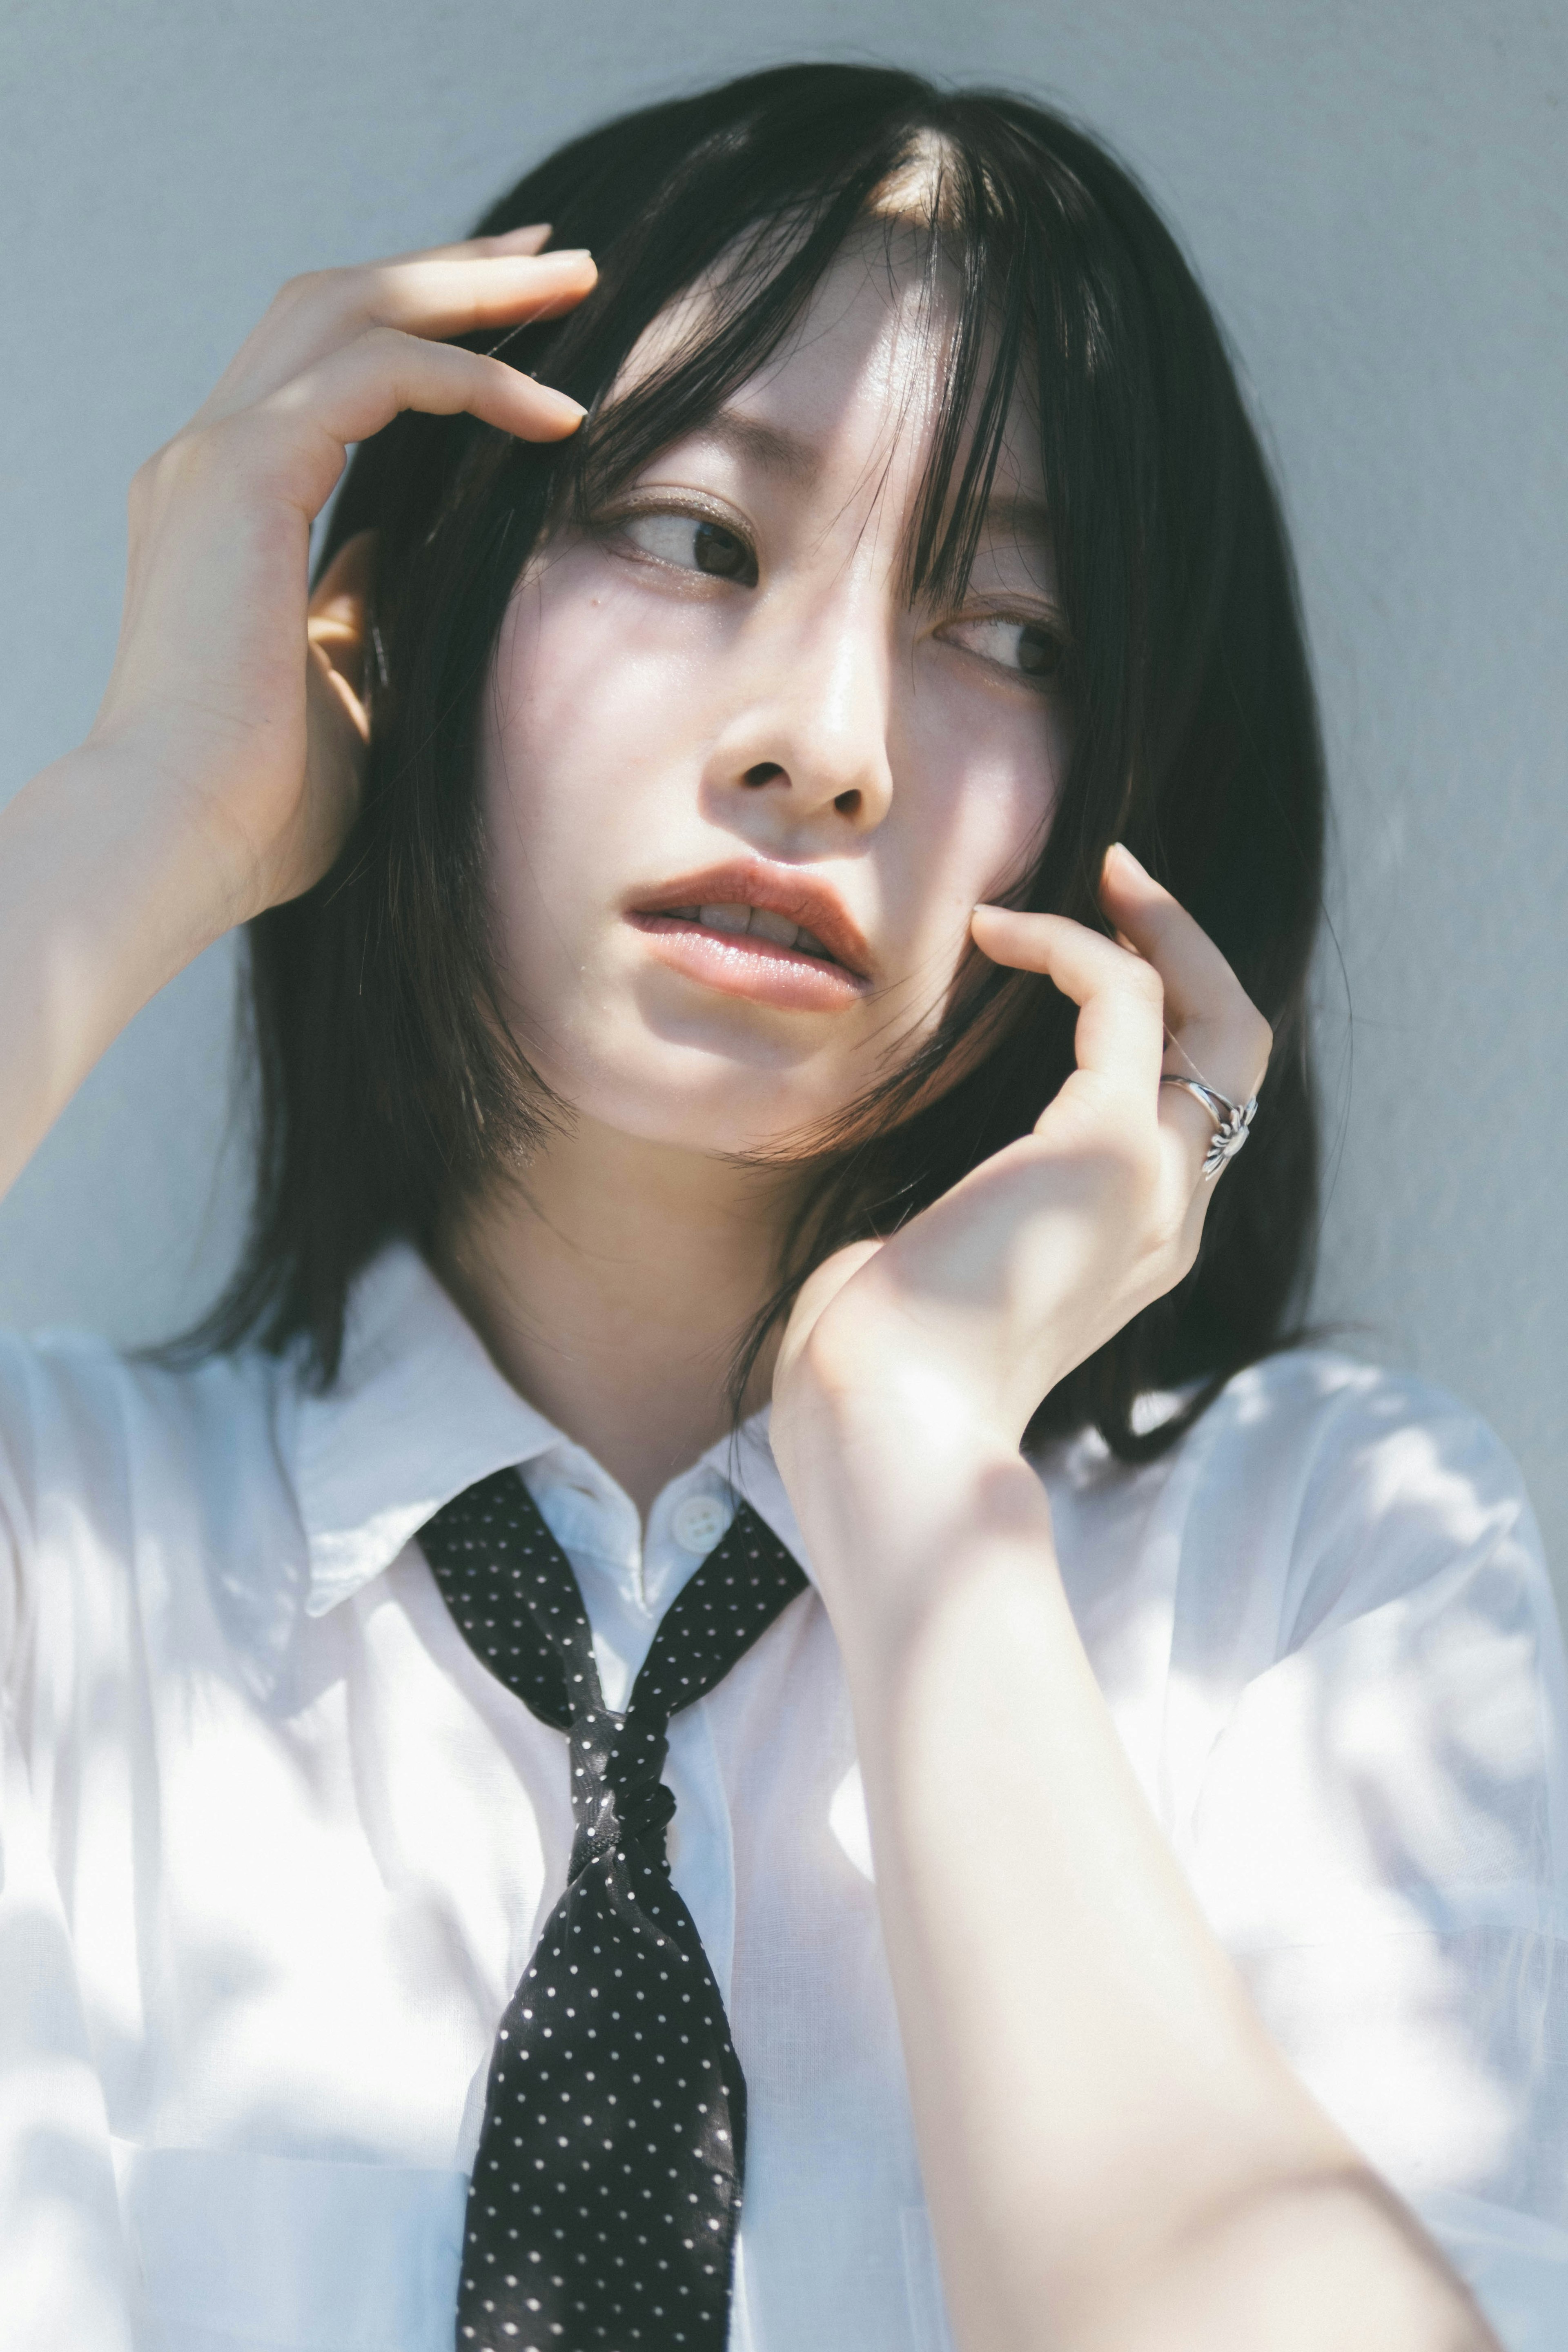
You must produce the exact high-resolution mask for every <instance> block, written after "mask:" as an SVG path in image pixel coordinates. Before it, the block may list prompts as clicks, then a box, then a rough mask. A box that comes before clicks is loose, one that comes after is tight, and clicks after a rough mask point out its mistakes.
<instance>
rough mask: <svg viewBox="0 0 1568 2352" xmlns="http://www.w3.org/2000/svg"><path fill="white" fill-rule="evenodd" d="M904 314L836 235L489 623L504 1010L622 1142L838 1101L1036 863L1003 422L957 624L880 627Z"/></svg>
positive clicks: (753, 1123)
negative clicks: (834, 253)
mask: <svg viewBox="0 0 1568 2352" xmlns="http://www.w3.org/2000/svg"><path fill="white" fill-rule="evenodd" d="M921 299H922V298H921V283H920V279H919V278H918V275H917V274H916V272H915V270H914V268H913V267H912V266H910V267H909V268H901V267H900V266H899V265H898V264H897V263H896V262H895V263H894V264H892V265H889V258H888V253H887V248H886V247H885V245H884V241H883V238H882V236H881V235H880V233H878V234H877V236H876V237H875V240H874V242H872V241H870V240H868V242H866V243H865V244H863V245H857V246H852V247H849V248H847V250H846V251H845V253H844V254H843V255H841V257H839V260H838V262H837V265H836V266H835V268H833V270H832V271H831V273H830V274H829V276H828V277H827V278H826V280H825V281H824V283H823V286H822V288H821V289H820V292H819V294H818V297H817V299H816V301H815V302H814V304H813V306H812V308H811V310H810V311H809V313H808V314H807V316H806V318H805V320H804V322H803V325H802V327H801V329H800V331H798V332H797V333H796V334H795V336H794V338H793V339H792V340H791V341H790V342H789V343H788V344H787V345H786V347H785V348H784V352H783V353H782V354H781V356H780V357H779V358H778V359H776V360H775V361H774V362H772V363H771V364H770V365H769V367H768V368H767V369H766V370H765V371H764V372H763V373H761V374H759V375H758V376H757V377H756V378H754V379H753V380H752V381H751V382H750V383H746V384H745V385H744V386H742V389H741V390H740V391H739V392H737V393H736V394H734V396H733V397H732V398H731V400H730V401H729V403H728V404H726V405H725V406H724V407H723V408H722V409H721V411H720V413H719V414H718V415H716V416H715V417H714V418H713V419H712V420H711V421H710V423H708V424H706V425H703V426H701V427H700V429H699V430H697V431H695V432H694V433H692V434H691V435H690V436H689V438H687V439H685V440H683V441H681V442H679V444H677V445H676V446H672V447H670V448H668V449H666V450H665V451H664V452H663V453H662V454H661V455H660V456H659V457H657V458H656V459H654V461H653V462H652V463H651V464H650V465H649V466H648V467H647V468H646V469H645V471H644V472H643V473H642V474H641V475H640V476H639V477H638V478H637V480H636V481H635V482H634V483H633V484H632V486H631V487H630V488H629V489H627V490H626V492H625V493H624V494H623V495H621V496H619V497H617V498H616V500H615V501H614V503H613V509H612V511H611V513H610V514H609V515H607V516H606V517H605V519H604V520H603V522H602V523H601V524H600V525H599V526H598V527H597V528H595V530H592V531H576V530H574V531H571V532H567V533H564V534H562V535H559V536H557V537H556V538H555V539H554V540H553V541H552V542H551V543H550V545H549V547H548V550H547V551H544V552H543V553H542V555H541V556H540V557H539V558H538V559H537V560H536V561H535V562H534V563H533V564H532V565H531V567H530V568H529V570H528V571H527V572H526V573H525V574H524V577H523V580H522V582H521V584H520V587H519V589H518V592H517V593H516V595H515V597H514V598H513V600H512V603H511V605H510V609H509V612H508V614H507V618H506V621H505V624H504V625H503V628H502V632H501V635H500V642H499V645H498V647H497V653H496V659H495V667H494V673H493V677H492V680H491V690H490V692H489V695H488V696H487V698H486V717H485V722H484V733H483V741H482V788H483V794H484V809H485V821H486V826H487V833H488V840H489V851H490V856H491V859H492V862H493V896H494V902H495V906H496V911H497V915H498V918H499V926H500V968H501V981H502V987H503V990H504V992H505V997H506V1001H507V1008H508V1012H509V1014H510V1017H511V1018H512V1019H513V1021H514V1023H515V1025H516V1030H517V1034H518V1036H519V1039H520V1042H521V1044H522V1045H523V1047H524V1050H525V1051H526V1052H527V1053H528V1055H529V1056H530V1058H531V1060H532V1062H533V1063H534V1065H535V1066H536V1067H537V1068H538V1069H539V1071H540V1073H541V1075H542V1076H543V1077H544V1078H545V1079H546V1080H547V1081H548V1082H549V1084H550V1085H551V1086H552V1087H554V1088H555V1090H556V1091H557V1092H558V1094H560V1095H561V1096H562V1097H563V1098H564V1099H565V1100H566V1101H567V1102H569V1103H571V1104H572V1105H573V1106H574V1108H576V1109H578V1110H579V1111H580V1112H581V1113H583V1114H584V1116H586V1117H588V1118H594V1119H595V1120H597V1121H600V1122H603V1123H605V1124H606V1125H608V1126H611V1127H614V1128H616V1129H620V1130H622V1131H623V1132H626V1133H630V1134H634V1135H637V1136H640V1137H644V1138H647V1139H649V1140H654V1141H658V1142H663V1143H667V1144H673V1145H679V1146H684V1147H688V1148H696V1149H699V1150H710V1151H711V1150H718V1151H726V1152H734V1151H754V1150H762V1149H765V1148H767V1147H768V1146H770V1145H776V1144H778V1143H781V1142H783V1141H784V1139H788V1138H790V1137H794V1136H797V1135H799V1134H800V1133H801V1132H802V1131H803V1130H808V1129H811V1128H812V1127H814V1126H815V1125H816V1124H817V1123H818V1122H820V1121H823V1120H825V1119H826V1118H830V1117H831V1116H832V1115H833V1114H835V1113H837V1112H838V1111H840V1110H842V1109H843V1108H845V1107H846V1106H847V1104H849V1103H850V1102H851V1101H852V1100H854V1099H855V1098H856V1097H858V1096H859V1095H860V1094H861V1093H863V1092H864V1091H865V1090H866V1089H867V1088H868V1087H870V1086H872V1085H874V1084H875V1083H876V1082H877V1081H878V1080H879V1079H880V1078H884V1077H886V1076H888V1075H889V1071H890V1070H891V1069H893V1068H894V1067H896V1066H897V1065H898V1064H899V1062H900V1061H901V1060H902V1059H904V1058H905V1057H906V1056H907V1055H908V1053H909V1052H910V1050H911V1049H912V1047H913V1046H914V1045H916V1044H917V1043H918V1042H920V1041H921V1039H922V1038H923V1037H924V1036H926V1035H927V1034H929V1033H930V1031H931V1029H932V1028H933V1027H934V1025H935V1024H936V1023H937V1022H938V1021H939V1020H940V1018H941V1016H942V1012H943V1010H944V1008H945V1006H946V1004H947V1003H948V1001H949V997H950V994H951V991H952V984H953V981H954V977H955V974H956V973H957V971H958V968H959V965H960V961H961V960H962V959H963V956H964V954H965V951H966V946H967V940H968V925H969V917H970V912H971V909H972V908H973V907H974V905H975V904H976V902H977V901H979V900H982V899H984V898H991V897H994V896H996V895H997V894H999V893H1000V892H1002V891H1003V890H1005V888H1007V887H1009V885H1011V884H1012V883H1013V882H1014V881H1015V880H1016V879H1017V878H1018V877H1020V876H1021V874H1022V873H1023V872H1024V871H1026V868H1027V866H1028V865H1029V864H1030V862H1031V861H1032V859H1033V857H1034V856H1036V855H1037V851H1038V847H1039V844H1040V841H1041V838H1042V836H1043V833H1044V830H1045V827H1046V825H1047V820H1048V818H1049V816H1050V813H1051V810H1052V807H1053V805H1054V802H1055V798H1056V793H1057V789H1058V778H1059V776H1060V773H1061V769H1062V763H1063V760H1064V757H1065V752H1066V712H1065V708H1064V706H1063V702H1062V698H1061V696H1060V694H1059V692H1058V687H1057V684H1056V680H1055V678H1054V676H1053V671H1054V668H1055V667H1056V663H1057V659H1058V648H1059V646H1060V642H1061V630H1060V622H1059V617H1058V609H1057V605H1056V602H1055V593H1054V582H1053V575H1052V571H1051V564H1050V556H1049V551H1048V546H1047V539H1046V530H1045V518H1044V513H1043V500H1042V484H1041V480H1040V477H1039V471H1038V460H1037V457H1036V456H1035V455H1034V454H1033V452H1032V449H1031V437H1032V436H1030V435H1029V433H1028V432H1027V430H1026V428H1024V427H1023V425H1022V420H1021V419H1020V420H1019V421H1018V423H1019V428H1020V429H1016V430H1015V432H1014V433H1013V434H1012V435H1011V436H1010V441H1009V446H1008V449H1007V452H1006V453H1005V459H1004V463H1003V466H1002V468H1001V470H1000V473H999V476H998V480H997V484H996V492H995V503H994V510H993V512H992V514H991V516H990V518H989V520H988V524H987V529H986V531H985V535H984V539H983V541H982V543H981V549H980V553H979V556H978V559H977V561H976V562H975V566H974V571H973V578H972V580H971V583H970V585H969V587H968V589H967V591H966V593H965V594H964V596H963V601H962V603H961V604H958V605H957V606H954V607H937V606H928V605H921V604H917V605H916V606H915V607H914V608H913V609H911V608H910V605H909V604H908V602H907V600H906V597H905V595H904V594H903V593H902V592H901V588H900V579H901V559H902V556H903V551H904V547H905V541H906V534H907V530H908V528H909V525H910V520H911V515H912V512H913V509H914V506H915V502H916V499H917V496H918V490H919V485H920V482H921V473H922V469H923V467H924V463H925V459H926V456H927V452H928V446H929V436H930V432H931V422H932V418H931V404H932V394H933V369H934V368H935V367H936V366H939V365H940V363H941V353H942V339H941V336H940V334H938V335H935V336H933V335H931V333H929V332H928V331H927V326H926V323H922V314H921ZM653 333H654V335H655V336H657V334H658V328H657V326H656V329H655V330H654V331H653ZM646 356H647V354H646V352H645V353H641V354H637V355H634V360H633V362H632V365H633V367H634V368H636V367H637V366H638V365H639V364H640V363H642V362H643V361H644V360H645V359H646ZM803 933H805V934H808V935H809V936H808V937H802V936H801V935H802V934H803Z"/></svg>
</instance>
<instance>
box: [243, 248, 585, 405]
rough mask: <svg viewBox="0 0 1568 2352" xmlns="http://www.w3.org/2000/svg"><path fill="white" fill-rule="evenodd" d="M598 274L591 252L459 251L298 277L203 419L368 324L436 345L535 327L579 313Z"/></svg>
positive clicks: (253, 395)
mask: <svg viewBox="0 0 1568 2352" xmlns="http://www.w3.org/2000/svg"><path fill="white" fill-rule="evenodd" d="M496 242H498V243H504V241H503V240H497V241H496ZM597 276H598V273H597V271H596V269H595V266H594V258H593V256H592V255H591V254H589V253H586V252H575V251H574V252H567V253H547V254H540V255H533V254H530V253H527V252H514V251H510V250H501V251H496V252H490V253H477V254H476V253H472V252H468V251H465V250H462V249H458V250H457V251H454V252H448V253H446V254H440V253H437V254H434V255H424V254H421V255H416V256H413V257H409V258H408V259H405V260H400V261H391V262H374V263H367V264H366V265H364V266H363V268H357V269H333V270H324V271H322V272H321V273H320V274H319V275H317V276H315V277H311V278H298V279H295V280H294V281H293V283H292V284H291V285H289V286H287V287H285V288H284V289H283V291H282V293H281V294H280V295H279V298H278V299H277V300H276V302H274V304H273V306H272V308H271V310H269V311H268V314H267V316H266V318H265V319H264V320H262V321H261V324H260V325H259V326H258V328H257V330H256V331H255V333H254V334H253V335H252V336H251V337H250V338H249V340H248V341H247V342H246V343H245V344H243V345H242V346H241V349H240V350H239V352H237V355H236V357H235V359H234V360H233V362H231V364H230V366H229V367H228V369H227V370H226V373H225V374H224V376H223V377H222V379H221V381H220V382H219V383H218V385H217V387H216V390H215V391H214V393H213V394H212V396H211V398H210V399H209V400H208V401H207V403H206V404H205V407H204V408H203V409H202V410H201V412H200V415H199V420H198V421H199V422H201V423H203V424H211V423H214V422H216V420H217V419H218V418H220V417H223V416H228V415H233V414H234V413H235V412H236V410H237V409H239V408H243V407H247V406H250V405H251V404H254V403H256V402H258V401H261V400H265V399H267V398H268V396H269V395H270V394H272V393H274V392H276V391H278V390H279V388H280V387H281V386H282V385H283V384H285V383H289V382H290V381H292V379H293V378H294V377H296V376H297V375H299V374H300V373H301V372H302V371H303V370H305V369H307V368H309V367H310V366H311V365H312V364H313V363H314V362H317V361H318V360H321V359H322V358H324V357H325V356H326V354H327V353H328V352H331V351H332V350H334V349H336V348H337V347H338V346H339V345H341V344H342V343H344V342H346V341H348V340H349V339H350V338H351V337H353V335H355V334H359V333H363V331H364V330H365V329H366V328H367V327H392V328H395V330H396V331H398V332H399V333H402V334H410V335H425V336H430V337H433V338H434V337H446V336H455V335H468V334H482V333H486V332H492V331H495V330H497V329H500V328H503V327H518V326H524V325H529V324H531V323H533V322H534V321H536V320H543V319H550V318H555V317H558V316H559V315H560V314H561V313H562V312H563V311H564V310H571V309H572V308H573V307H574V305H575V304H576V303H578V302H580V301H581V300H582V299H583V298H584V295H585V294H587V293H589V292H591V291H592V289H593V288H594V286H595V283H596V281H597Z"/></svg>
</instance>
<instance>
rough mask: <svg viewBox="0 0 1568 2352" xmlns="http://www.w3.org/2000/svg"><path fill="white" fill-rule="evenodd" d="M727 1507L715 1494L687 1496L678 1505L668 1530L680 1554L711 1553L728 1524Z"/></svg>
mask: <svg viewBox="0 0 1568 2352" xmlns="http://www.w3.org/2000/svg"><path fill="white" fill-rule="evenodd" d="M730 1517H731V1513H730V1509H729V1506H728V1505H727V1504H724V1503H721V1502H720V1501H719V1499H718V1497H717V1496H714V1495H688V1496H687V1497H686V1500H685V1502H684V1503H680V1504H678V1505H677V1507H676V1511H675V1516H674V1517H673V1518H672V1519H671V1520H670V1523H669V1524H670V1528H671V1531H672V1533H673V1534H674V1537H675V1540H676V1542H677V1543H678V1544H679V1546H680V1548H681V1549H682V1550H683V1551H695V1552H710V1551H711V1550H712V1549H713V1547H714V1545H715V1544H716V1543H717V1542H718V1540H719V1538H720V1537H721V1535H722V1534H723V1533H724V1530H725V1528H727V1527H728V1526H729V1524H730Z"/></svg>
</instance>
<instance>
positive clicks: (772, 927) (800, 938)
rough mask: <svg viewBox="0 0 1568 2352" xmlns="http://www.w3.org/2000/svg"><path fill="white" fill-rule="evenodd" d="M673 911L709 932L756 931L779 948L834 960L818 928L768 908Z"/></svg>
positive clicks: (703, 908) (828, 960)
mask: <svg viewBox="0 0 1568 2352" xmlns="http://www.w3.org/2000/svg"><path fill="white" fill-rule="evenodd" d="M669 911H670V913H671V914H672V915H674V916H676V917H677V918H678V919H679V920H680V921H681V922H686V923H700V924H701V925H702V928H703V929H704V930H708V931H732V932H737V933H738V932H742V931H752V932H754V933H755V934H756V936H757V938H758V939H760V940H773V944H774V945H775V946H776V947H781V948H794V949H795V950H796V952H797V953H798V954H801V955H810V956H820V958H821V959H822V961H823V962H824V963H833V962H834V961H837V959H836V958H834V957H833V956H831V955H829V954H828V952H827V950H826V948H825V947H824V946H823V944H822V941H821V940H819V939H818V938H817V936H816V932H815V931H808V930H806V929H805V927H804V926H803V925H802V924H800V923H792V922H791V921H790V919H789V917H788V916H787V915H775V914H774V913H773V909H772V908H768V907H742V906H734V905H731V906H723V907H671V908H670V909H669Z"/></svg>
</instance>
